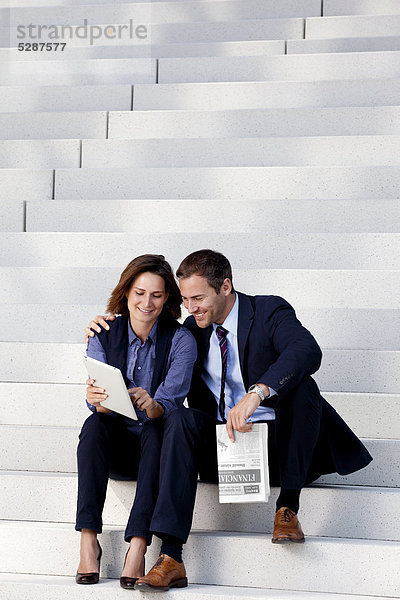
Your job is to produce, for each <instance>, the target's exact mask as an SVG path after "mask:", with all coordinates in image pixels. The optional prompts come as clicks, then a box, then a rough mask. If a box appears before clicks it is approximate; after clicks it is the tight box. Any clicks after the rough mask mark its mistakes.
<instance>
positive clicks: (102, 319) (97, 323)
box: [84, 315, 117, 344]
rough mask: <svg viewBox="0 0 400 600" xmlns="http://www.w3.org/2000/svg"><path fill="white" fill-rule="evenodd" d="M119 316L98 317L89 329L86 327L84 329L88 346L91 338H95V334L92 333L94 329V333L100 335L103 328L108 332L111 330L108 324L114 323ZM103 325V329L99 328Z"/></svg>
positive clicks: (91, 322) (90, 324)
mask: <svg viewBox="0 0 400 600" xmlns="http://www.w3.org/2000/svg"><path fill="white" fill-rule="evenodd" d="M116 316H117V315H105V316H102V315H97V316H96V317H95V318H94V319H93V320H92V321H90V323H89V325H88V327H85V329H84V333H85V343H86V344H87V343H88V342H89V338H90V337H94V332H93V331H92V329H94V331H95V332H96V333H100V332H101V327H103V328H104V329H106V330H107V331H108V329H110V327H109V325H108V324H107V321H114V320H115V318H116ZM100 325H101V327H99V326H100Z"/></svg>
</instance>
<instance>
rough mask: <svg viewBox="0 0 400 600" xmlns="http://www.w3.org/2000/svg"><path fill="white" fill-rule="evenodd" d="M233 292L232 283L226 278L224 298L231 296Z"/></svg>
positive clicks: (222, 290)
mask: <svg viewBox="0 0 400 600" xmlns="http://www.w3.org/2000/svg"><path fill="white" fill-rule="evenodd" d="M231 291H232V282H231V280H230V279H228V278H226V279H224V281H223V282H222V285H221V292H222V293H223V294H224V296H229V294H230V293H231Z"/></svg>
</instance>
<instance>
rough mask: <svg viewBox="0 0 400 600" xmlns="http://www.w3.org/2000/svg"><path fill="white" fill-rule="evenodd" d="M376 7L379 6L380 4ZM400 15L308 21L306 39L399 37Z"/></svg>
mask: <svg viewBox="0 0 400 600" xmlns="http://www.w3.org/2000/svg"><path fill="white" fill-rule="evenodd" d="M375 5H379V3H378V2H376V3H375ZM399 31H400V15H366V16H345V17H324V18H322V19H321V18H319V19H318V18H310V19H306V31H305V33H306V34H305V37H306V38H313V39H329V38H346V37H377V36H394V35H396V36H397V35H399Z"/></svg>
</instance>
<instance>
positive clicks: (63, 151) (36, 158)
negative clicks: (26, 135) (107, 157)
mask: <svg viewBox="0 0 400 600" xmlns="http://www.w3.org/2000/svg"><path fill="white" fill-rule="evenodd" d="M80 159H81V142H80V140H1V141H0V169H55V168H67V169H68V168H79V167H80Z"/></svg>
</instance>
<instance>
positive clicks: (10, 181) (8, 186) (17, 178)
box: [0, 117, 54, 202]
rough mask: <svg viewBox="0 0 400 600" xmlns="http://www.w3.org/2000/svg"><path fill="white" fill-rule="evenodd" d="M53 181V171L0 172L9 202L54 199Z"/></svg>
mask: <svg viewBox="0 0 400 600" xmlns="http://www.w3.org/2000/svg"><path fill="white" fill-rule="evenodd" d="M0 121H1V117H0ZM0 126H1V125H0ZM0 135H1V133H0ZM53 179H54V171H53V170H52V169H1V170H0V187H1V190H2V193H3V195H4V197H5V198H6V200H8V201H9V202H14V201H15V202H20V201H21V199H25V198H30V199H31V200H39V199H40V200H50V199H51V198H53V187H54V186H53Z"/></svg>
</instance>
